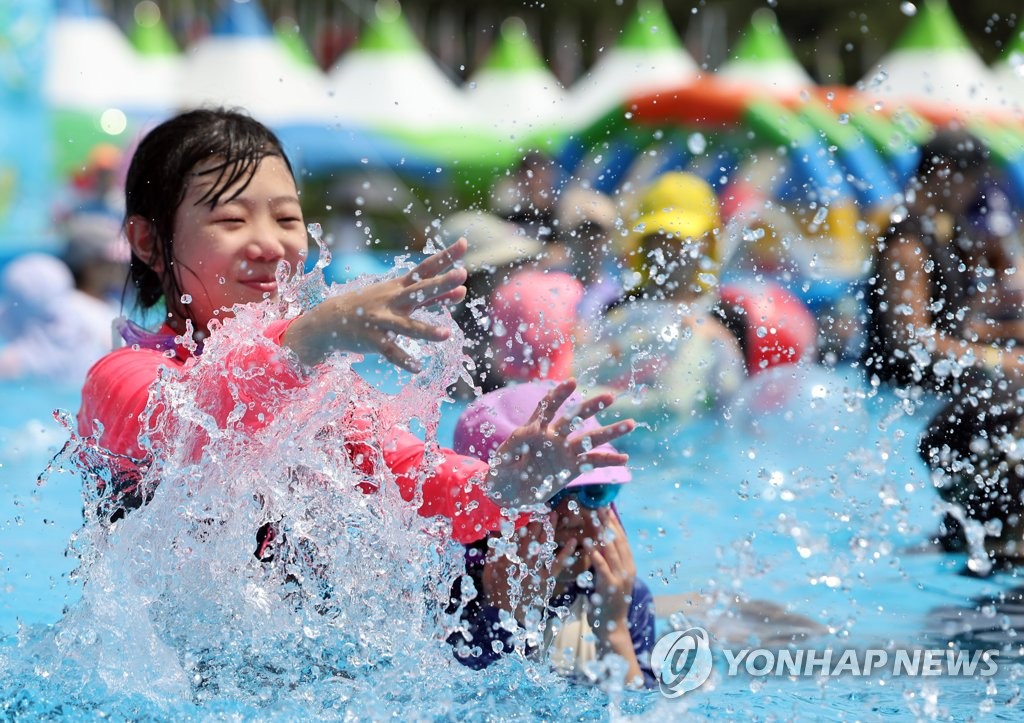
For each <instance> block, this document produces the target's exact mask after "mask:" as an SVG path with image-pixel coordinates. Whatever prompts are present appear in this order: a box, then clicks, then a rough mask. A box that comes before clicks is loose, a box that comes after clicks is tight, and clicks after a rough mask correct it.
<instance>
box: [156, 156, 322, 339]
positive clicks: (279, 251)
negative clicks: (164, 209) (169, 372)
mask: <svg viewBox="0 0 1024 723" xmlns="http://www.w3.org/2000/svg"><path fill="white" fill-rule="evenodd" d="M219 165H221V164H220V162H219V161H218V160H216V159H212V160H210V161H206V162H203V163H200V164H199V165H198V166H196V168H195V169H194V173H193V175H192V178H191V180H190V181H189V183H188V187H187V190H186V192H185V197H184V200H183V201H182V203H181V204H180V205H179V206H178V209H177V212H176V213H175V217H174V240H173V253H174V266H175V269H174V272H175V275H176V278H177V281H178V287H179V288H180V290H181V294H182V296H183V297H186V298H188V297H191V299H190V301H188V303H187V304H184V303H182V302H181V300H180V299H171V298H168V299H167V305H168V312H169V316H170V319H169V321H170V323H171V325H172V326H173V327H175V329H176V330H178V331H183V330H184V320H185V318H191V319H192V321H193V323H194V324H195V327H196V329H197V330H198V331H200V332H202V333H203V334H205V333H206V332H207V330H208V327H209V323H210V321H211V320H212V319H214V318H223V317H224V316H225V315H227V314H226V312H225V311H224V309H226V308H227V309H229V308H230V307H231V306H232V305H234V304H245V303H249V302H254V301H261V300H263V299H265V298H269V297H273V296H276V295H277V281H276V272H277V266H278V263H280V262H281V261H287V262H288V263H289V264H290V265H291V269H292V271H293V272H294V270H295V269H297V268H298V267H299V265H300V264H302V263H303V262H304V259H305V255H306V251H307V239H306V229H305V223H304V221H303V218H302V209H301V207H300V205H299V196H298V191H297V190H296V188H295V181H294V179H293V178H292V174H291V173H290V171H289V170H288V167H287V166H286V165H285V163H284V161H283V160H282V159H281V158H280V157H279V156H276V155H268V156H266V157H264V158H263V159H262V160H261V161H260V162H259V165H258V166H257V167H256V170H255V173H254V174H253V175H252V178H251V179H249V180H248V183H246V180H245V179H244V178H243V179H241V180H239V181H238V182H237V183H236V184H235V185H234V186H232V187H229V188H228V189H226V192H224V193H223V194H220V196H219V200H218V201H217V202H216V204H215V205H213V206H212V207H211V205H210V203H209V201H208V200H206V199H207V197H208V196H209V193H210V189H211V188H212V187H213V186H214V184H215V183H216V182H217V179H218V177H219V174H218V173H217V172H215V171H214V172H210V171H211V170H213V169H216V168H217V167H218V166H219ZM204 172H205V173H204Z"/></svg>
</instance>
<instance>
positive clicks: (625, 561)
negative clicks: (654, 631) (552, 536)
mask: <svg viewBox="0 0 1024 723" xmlns="http://www.w3.org/2000/svg"><path fill="white" fill-rule="evenodd" d="M594 527H595V528H596V534H595V535H593V536H592V538H591V540H588V542H590V543H591V546H590V564H591V565H592V566H593V568H594V590H593V592H592V593H591V600H592V601H593V603H594V634H595V635H596V636H597V639H598V642H599V644H600V650H601V654H602V655H604V654H606V653H615V654H616V655H619V656H620V657H621V658H622V659H623V660H624V661H626V666H627V668H626V679H625V683H626V685H627V686H629V687H635V688H640V687H643V679H644V675H643V671H641V670H640V661H639V660H637V657H636V649H635V648H634V647H633V637H632V635H631V633H630V630H629V605H630V603H631V602H632V600H633V584H634V583H635V582H636V565H635V564H634V563H633V552H632V550H630V549H629V542H628V541H627V540H626V531H625V530H624V529H622V523H620V522H619V517H618V515H616V514H615V513H614V512H613V511H612V510H611V508H607V507H606V508H604V509H601V510H597V521H596V524H595V525H594ZM609 532H610V533H612V539H611V540H608V539H607V538H608V533H609ZM592 541H593V542H592Z"/></svg>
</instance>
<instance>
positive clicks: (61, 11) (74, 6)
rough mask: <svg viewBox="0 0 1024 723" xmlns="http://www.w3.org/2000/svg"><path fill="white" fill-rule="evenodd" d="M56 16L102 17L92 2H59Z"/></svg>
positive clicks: (66, 0) (71, 0)
mask: <svg viewBox="0 0 1024 723" xmlns="http://www.w3.org/2000/svg"><path fill="white" fill-rule="evenodd" d="M57 14H58V15H61V16H62V17H66V18H98V17H103V13H101V12H100V11H99V10H98V9H97V8H96V3H94V2H93V0H59V1H58V2H57Z"/></svg>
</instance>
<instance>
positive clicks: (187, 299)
mask: <svg viewBox="0 0 1024 723" xmlns="http://www.w3.org/2000/svg"><path fill="white" fill-rule="evenodd" d="M181 303H183V304H191V303H192V294H182V295H181Z"/></svg>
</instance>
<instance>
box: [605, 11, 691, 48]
mask: <svg viewBox="0 0 1024 723" xmlns="http://www.w3.org/2000/svg"><path fill="white" fill-rule="evenodd" d="M619 47H620V48H627V49H630V50H666V49H672V50H674V49H676V48H681V47H682V43H681V42H679V36H678V35H676V31H675V28H673V27H672V20H671V19H670V18H669V16H668V13H666V12H665V6H664V5H662V4H661V0H640V2H638V3H637V5H636V12H634V13H633V15H632V17H630V19H629V21H628V22H627V23H626V27H625V28H624V29H623V31H622V39H621V40H619Z"/></svg>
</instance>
